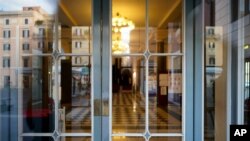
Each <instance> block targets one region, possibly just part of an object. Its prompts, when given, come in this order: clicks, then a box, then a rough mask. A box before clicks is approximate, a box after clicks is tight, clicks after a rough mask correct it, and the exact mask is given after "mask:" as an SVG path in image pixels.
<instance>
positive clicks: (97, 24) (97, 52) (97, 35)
mask: <svg viewBox="0 0 250 141" xmlns="http://www.w3.org/2000/svg"><path fill="white" fill-rule="evenodd" d="M92 6H93V8H92V9H93V12H92V13H93V15H92V17H93V19H92V24H93V26H92V27H93V40H92V42H93V67H92V68H93V71H92V72H93V75H92V78H93V80H92V85H93V86H92V92H93V96H92V98H93V100H94V105H93V106H94V111H92V112H93V113H94V115H93V119H92V120H93V121H92V122H93V124H92V125H93V127H92V132H93V137H92V141H101V140H102V130H101V128H100V126H101V125H102V110H101V108H102V106H101V103H102V100H101V99H102V86H101V80H102V76H101V74H102V72H101V32H102V31H101V0H93V1H92Z"/></svg>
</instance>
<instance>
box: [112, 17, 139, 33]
mask: <svg viewBox="0 0 250 141" xmlns="http://www.w3.org/2000/svg"><path fill="white" fill-rule="evenodd" d="M134 28H135V25H134V23H133V22H132V21H131V20H129V19H127V18H126V17H122V16H121V15H120V14H119V13H116V16H115V17H113V18H112V31H113V32H115V33H117V32H121V31H122V30H123V29H127V30H133V29H134Z"/></svg>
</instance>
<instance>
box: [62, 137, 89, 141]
mask: <svg viewBox="0 0 250 141" xmlns="http://www.w3.org/2000/svg"><path fill="white" fill-rule="evenodd" d="M59 141H91V137H60V138H59Z"/></svg>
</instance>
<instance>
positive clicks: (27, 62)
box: [23, 57, 29, 67]
mask: <svg viewBox="0 0 250 141" xmlns="http://www.w3.org/2000/svg"><path fill="white" fill-rule="evenodd" d="M23 67H29V58H28V57H24V58H23Z"/></svg>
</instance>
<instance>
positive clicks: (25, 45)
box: [23, 43, 30, 51]
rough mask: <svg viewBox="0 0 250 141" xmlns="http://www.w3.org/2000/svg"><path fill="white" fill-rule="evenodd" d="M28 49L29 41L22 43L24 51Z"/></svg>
mask: <svg viewBox="0 0 250 141" xmlns="http://www.w3.org/2000/svg"><path fill="white" fill-rule="evenodd" d="M29 49H30V44H29V43H24V44H23V50H24V51H27V50H29Z"/></svg>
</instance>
